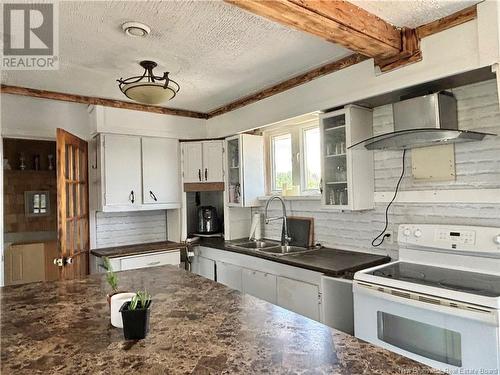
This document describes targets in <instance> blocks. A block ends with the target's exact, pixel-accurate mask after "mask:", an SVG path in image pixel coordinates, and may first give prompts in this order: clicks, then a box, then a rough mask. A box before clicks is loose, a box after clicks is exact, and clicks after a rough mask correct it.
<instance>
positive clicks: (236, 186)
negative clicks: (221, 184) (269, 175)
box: [226, 134, 265, 207]
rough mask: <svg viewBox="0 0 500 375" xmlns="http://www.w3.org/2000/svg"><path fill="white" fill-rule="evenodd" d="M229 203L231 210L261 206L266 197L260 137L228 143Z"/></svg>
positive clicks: (236, 138) (242, 137)
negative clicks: (261, 199)
mask: <svg viewBox="0 0 500 375" xmlns="http://www.w3.org/2000/svg"><path fill="white" fill-rule="evenodd" d="M226 150H227V152H226V158H227V159H226V170H227V178H226V197H227V198H226V201H227V205H228V206H229V207H254V206H259V205H260V202H259V200H258V197H261V196H263V195H265V182H264V169H265V168H264V141H263V138H262V136H260V135H251V134H239V135H236V136H234V137H230V138H227V139H226Z"/></svg>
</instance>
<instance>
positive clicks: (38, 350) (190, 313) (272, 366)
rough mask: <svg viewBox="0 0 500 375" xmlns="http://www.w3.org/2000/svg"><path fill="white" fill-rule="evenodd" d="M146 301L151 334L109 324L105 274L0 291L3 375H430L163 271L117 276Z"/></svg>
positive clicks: (180, 273)
mask: <svg viewBox="0 0 500 375" xmlns="http://www.w3.org/2000/svg"><path fill="white" fill-rule="evenodd" d="M118 277H119V280H120V289H123V290H137V289H144V288H145V289H147V290H148V292H150V293H151V294H152V295H153V303H152V311H151V324H150V333H149V335H148V336H147V337H146V339H145V340H141V341H137V342H133V341H129V342H126V341H124V339H123V333H122V330H120V329H117V328H113V327H112V326H111V325H110V323H109V307H108V305H107V302H106V297H105V295H106V293H107V292H108V291H109V288H108V287H107V285H106V282H105V279H104V275H91V276H89V277H87V278H85V279H82V280H75V281H60V282H46V283H32V284H24V285H17V286H9V287H4V288H1V289H0V294H1V295H0V302H1V321H0V328H1V332H2V335H1V342H0V343H1V368H0V372H1V373H2V374H5V375H7V374H16V375H19V374H37V373H39V374H72V375H73V374H127V373H129V374H237V373H239V374H261V373H269V374H298V373H300V374H305V373H307V374H357V375H359V374H403V373H404V374H428V373H434V372H435V371H434V370H432V369H430V368H428V367H426V366H424V365H421V364H419V363H417V362H414V361H412V360H410V359H408V358H405V357H402V356H400V355H398V354H395V353H392V352H389V351H387V350H384V349H382V348H378V347H375V346H373V345H371V344H368V343H366V342H363V341H361V340H358V339H356V338H354V337H352V336H349V335H346V334H343V333H341V332H338V331H336V330H334V329H331V328H329V327H327V326H325V325H323V324H321V323H317V322H314V321H312V320H310V319H307V318H305V317H302V316H300V315H297V314H295V313H292V312H290V311H287V310H285V309H282V308H280V307H278V306H275V305H272V304H270V303H267V302H264V301H261V300H259V299H257V298H254V297H251V296H248V295H242V294H240V293H239V292H238V291H235V290H232V289H229V288H227V287H225V286H223V285H221V284H218V283H215V282H212V281H210V280H207V279H205V278H202V277H200V276H197V275H194V274H191V273H188V272H186V271H184V270H180V269H177V268H175V267H173V266H162V267H155V268H148V269H140V270H133V271H125V272H119V273H118Z"/></svg>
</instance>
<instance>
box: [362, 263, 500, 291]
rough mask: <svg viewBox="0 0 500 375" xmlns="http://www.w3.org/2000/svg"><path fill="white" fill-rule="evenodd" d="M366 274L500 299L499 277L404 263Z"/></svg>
mask: <svg viewBox="0 0 500 375" xmlns="http://www.w3.org/2000/svg"><path fill="white" fill-rule="evenodd" d="M368 274H369V275H374V276H380V277H385V278H388V279H394V280H401V281H406V282H410V283H416V284H421V285H428V286H432V287H437V288H444V289H449V290H455V291H459V292H464V293H471V294H476V295H481V296H486V297H500V276H494V275H488V274H482V273H476V272H466V271H458V270H452V269H448V268H440V267H433V266H426V265H422V264H415V263H405V262H398V263H394V264H390V265H388V266H386V267H383V268H379V269H378V270H374V271H372V272H369V273H368Z"/></svg>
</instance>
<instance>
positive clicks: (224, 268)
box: [216, 262, 243, 292]
mask: <svg viewBox="0 0 500 375" xmlns="http://www.w3.org/2000/svg"><path fill="white" fill-rule="evenodd" d="M216 267H217V268H216V269H217V282H219V283H221V284H224V285H225V286H228V287H230V288H232V289H236V290H239V291H240V292H241V291H242V290H243V280H242V268H241V267H239V266H235V265H234V264H231V263H226V262H217V263H216Z"/></svg>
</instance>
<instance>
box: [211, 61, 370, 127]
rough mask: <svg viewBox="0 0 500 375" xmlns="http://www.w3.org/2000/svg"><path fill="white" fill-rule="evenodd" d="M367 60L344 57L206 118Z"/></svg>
mask: <svg viewBox="0 0 500 375" xmlns="http://www.w3.org/2000/svg"><path fill="white" fill-rule="evenodd" d="M365 60H368V57H366V56H363V55H361V54H359V53H357V54H353V55H349V56H347V57H344V58H342V59H340V60H337V61H334V62H332V63H329V64H326V65H323V66H320V67H319V68H316V69H313V70H310V71H309V72H307V73H304V74H300V75H298V76H295V77H293V78H291V79H288V80H286V81H283V82H280V83H278V84H276V85H274V86H271V87H268V88H266V89H264V90H262V91H259V92H257V93H255V94H252V95H248V96H245V97H243V98H241V99H238V100H235V101H234V102H231V103H229V104H226V105H224V106H222V107H219V108H217V109H215V110H213V111H211V112H209V113H208V118H212V117H215V116H219V115H222V114H224V113H227V112H230V111H234V110H235V109H238V108H241V107H244V106H247V105H249V104H252V103H255V102H258V101H259V100H262V99H265V98H268V97H270V96H273V95H276V94H279V93H280V92H283V91H286V90H289V89H291V88H293V87H296V86H300V85H303V84H304V83H307V82H309V81H312V80H313V79H316V78H319V77H321V76H324V75H326V74H330V73H333V72H336V71H339V70H342V69H345V68H348V67H349V66H352V65H355V64H357V63H360V62H362V61H365Z"/></svg>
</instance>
